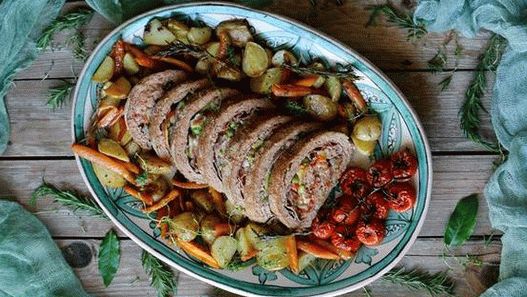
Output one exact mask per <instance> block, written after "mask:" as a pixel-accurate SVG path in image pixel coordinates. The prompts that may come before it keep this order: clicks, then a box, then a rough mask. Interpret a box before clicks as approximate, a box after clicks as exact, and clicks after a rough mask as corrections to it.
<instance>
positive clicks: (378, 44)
mask: <svg viewBox="0 0 527 297" xmlns="http://www.w3.org/2000/svg"><path fill="white" fill-rule="evenodd" d="M309 2H310V1H308V0H305V1H275V3H274V4H273V5H271V6H270V7H267V8H265V10H266V11H269V12H274V13H278V14H281V15H285V16H287V17H290V18H293V19H296V20H298V21H301V22H304V23H307V24H309V25H311V26H312V27H314V28H315V29H317V30H320V31H322V32H324V33H326V34H328V35H330V36H332V37H334V38H336V39H338V40H340V41H341V42H343V43H345V44H346V45H348V46H350V47H351V48H353V49H354V50H356V51H357V52H359V53H360V54H362V55H363V56H365V57H366V58H367V59H369V60H370V61H371V62H373V63H374V64H375V65H376V66H378V67H379V68H381V69H382V70H417V69H420V70H423V69H427V68H428V66H427V62H428V60H430V59H431V58H432V57H433V56H434V55H435V54H436V53H437V49H438V48H439V47H440V45H441V44H442V43H443V41H444V39H445V37H444V34H435V33H433V34H429V35H428V36H427V37H425V38H424V39H423V40H421V41H419V42H417V43H410V42H406V41H405V40H406V32H405V31H404V30H402V29H399V28H395V27H393V26H386V23H385V22H384V20H382V19H381V20H380V21H379V25H377V26H370V27H365V25H366V23H367V22H368V19H369V12H368V11H366V10H365V8H366V7H367V6H369V5H373V4H378V3H379V2H378V1H374V0H360V1H344V5H342V6H336V5H335V4H334V1H318V2H319V3H320V4H319V5H318V6H317V7H316V8H315V9H314V10H313V9H312V7H311V5H310V4H309ZM394 2H396V3H397V2H400V1H394ZM403 2H405V1H403ZM406 2H408V1H406ZM409 2H411V1H409ZM79 5H82V2H80V3H79V2H70V3H67V4H66V6H65V7H64V11H68V10H71V9H72V8H73V7H77V6H79ZM403 6H404V5H403ZM113 28H114V25H112V24H111V23H109V22H107V21H106V20H104V19H103V18H102V17H100V16H98V15H96V16H95V17H94V18H93V19H92V21H91V22H90V23H89V25H88V26H86V28H84V29H83V31H84V33H85V35H86V36H87V42H86V44H87V45H88V48H90V49H91V48H93V47H94V45H95V44H96V43H97V41H98V40H100V39H102V38H103V37H104V36H105V35H106V34H107V33H109V32H110V31H111V30H112V29H113ZM488 37H489V35H488V34H485V33H484V34H481V35H478V36H477V37H476V38H472V39H467V38H460V39H459V41H460V44H461V46H462V47H463V55H462V57H461V59H460V60H459V65H458V67H459V69H474V68H475V65H476V64H477V57H478V56H479V53H480V51H481V50H482V49H483V48H484V47H485V45H486V42H487V39H488ZM65 38H67V37H65V34H59V36H58V37H57V42H56V46H55V48H54V49H52V50H46V51H45V52H44V53H43V54H42V55H41V56H40V57H39V58H38V59H37V60H36V61H35V62H34V63H33V65H32V66H31V68H29V69H28V70H27V71H23V72H21V73H19V75H18V76H17V79H34V78H37V79H39V78H43V77H46V76H47V77H50V78H65V77H70V78H71V77H73V76H74V74H75V73H78V72H79V71H80V69H81V68H82V62H80V61H75V60H74V59H73V57H72V55H71V53H70V51H69V50H68V49H66V48H63V47H61V46H60V41H61V40H63V39H65ZM447 49H448V64H447V68H454V64H455V57H454V43H453V42H451V43H450V44H449V45H448V47H447ZM72 70H73V71H72Z"/></svg>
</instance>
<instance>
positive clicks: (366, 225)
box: [355, 219, 385, 246]
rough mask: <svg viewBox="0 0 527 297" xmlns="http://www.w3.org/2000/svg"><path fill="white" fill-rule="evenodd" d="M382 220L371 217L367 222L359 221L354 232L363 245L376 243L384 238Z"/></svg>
mask: <svg viewBox="0 0 527 297" xmlns="http://www.w3.org/2000/svg"><path fill="white" fill-rule="evenodd" d="M384 231H385V227H384V221H383V220H379V219H372V220H371V221H369V222H364V221H362V222H359V225H358V226H357V229H356V230H355V234H356V235H357V238H358V239H359V240H360V242H362V243H363V244H364V245H370V246H371V245H378V244H380V243H381V242H382V240H383V239H384Z"/></svg>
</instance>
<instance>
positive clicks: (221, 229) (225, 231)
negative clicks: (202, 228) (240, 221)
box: [214, 223, 232, 237]
mask: <svg viewBox="0 0 527 297" xmlns="http://www.w3.org/2000/svg"><path fill="white" fill-rule="evenodd" d="M231 232H232V228H231V226H230V225H229V224H227V223H218V224H216V225H215V226H214V234H215V235H216V237H219V236H223V235H229V234H231Z"/></svg>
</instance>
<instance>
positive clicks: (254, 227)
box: [245, 222, 269, 247]
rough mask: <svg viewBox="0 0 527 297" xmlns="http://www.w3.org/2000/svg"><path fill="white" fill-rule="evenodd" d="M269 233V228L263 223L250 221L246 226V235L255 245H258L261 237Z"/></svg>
mask: <svg viewBox="0 0 527 297" xmlns="http://www.w3.org/2000/svg"><path fill="white" fill-rule="evenodd" d="M267 233H269V230H268V229H267V228H266V227H265V226H263V225H259V224H256V223H253V222H250V223H249V224H247V226H245V235H246V236H247V240H248V241H249V243H250V244H251V245H252V246H253V247H257V246H258V243H259V242H260V239H261V238H262V237H263V236H264V235H266V234H267Z"/></svg>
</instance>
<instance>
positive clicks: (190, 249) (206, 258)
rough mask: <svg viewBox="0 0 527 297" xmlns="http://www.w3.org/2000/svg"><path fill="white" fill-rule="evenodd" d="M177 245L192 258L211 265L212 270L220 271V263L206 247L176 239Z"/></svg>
mask: <svg viewBox="0 0 527 297" xmlns="http://www.w3.org/2000/svg"><path fill="white" fill-rule="evenodd" d="M176 244H177V245H178V246H179V247H180V248H181V249H182V250H183V251H185V252H186V253H187V254H189V255H191V256H192V257H194V258H196V259H198V260H200V261H201V262H203V263H205V264H207V265H209V266H210V267H212V268H216V269H219V268H220V265H219V264H218V262H217V261H216V260H215V259H214V258H213V257H212V255H211V254H210V253H209V251H207V250H206V249H205V248H204V247H202V246H201V245H199V244H197V243H195V242H192V241H183V240H181V239H176Z"/></svg>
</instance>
